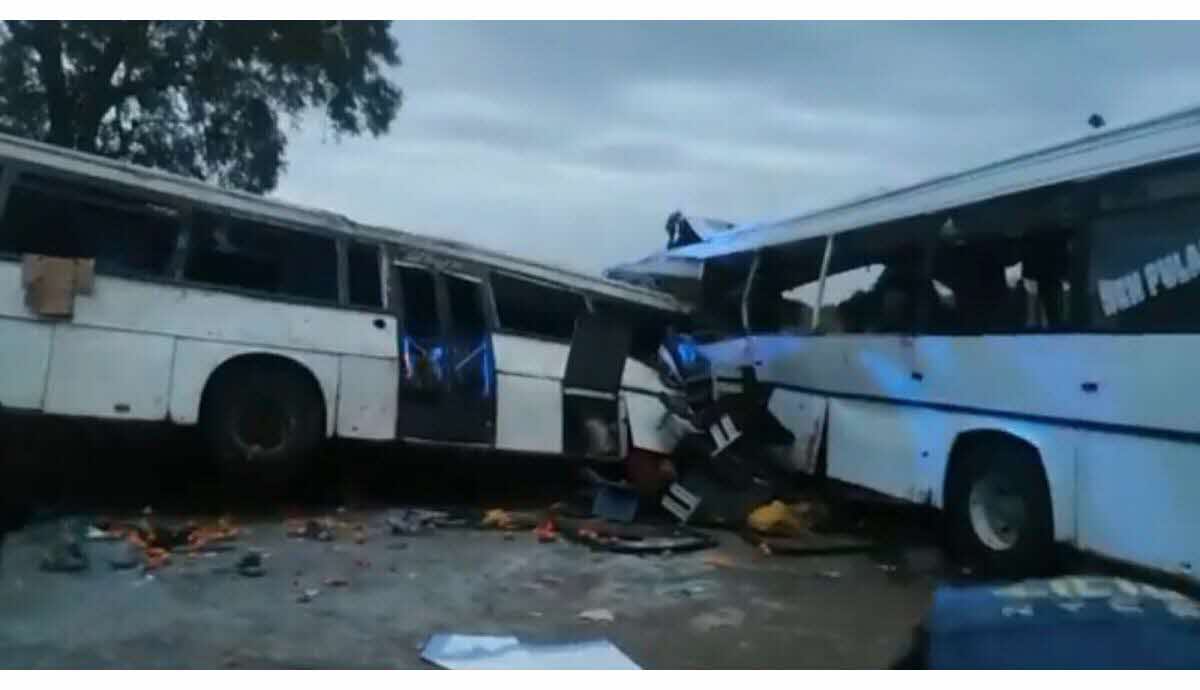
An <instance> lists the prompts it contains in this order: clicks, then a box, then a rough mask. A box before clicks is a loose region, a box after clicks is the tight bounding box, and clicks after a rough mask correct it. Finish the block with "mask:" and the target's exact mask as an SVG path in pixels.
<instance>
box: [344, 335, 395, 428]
mask: <svg viewBox="0 0 1200 690" xmlns="http://www.w3.org/2000/svg"><path fill="white" fill-rule="evenodd" d="M338 363H339V365H340V371H341V374H340V376H339V379H338V380H339V386H338V408H337V434H338V436H342V437H345V438H359V439H367V440H372V441H387V440H391V439H393V438H395V437H396V402H397V400H398V395H399V392H398V387H399V381H400V363H399V362H398V361H397V360H389V359H374V358H370V357H351V356H349V355H342V356H341V357H339V358H338Z"/></svg>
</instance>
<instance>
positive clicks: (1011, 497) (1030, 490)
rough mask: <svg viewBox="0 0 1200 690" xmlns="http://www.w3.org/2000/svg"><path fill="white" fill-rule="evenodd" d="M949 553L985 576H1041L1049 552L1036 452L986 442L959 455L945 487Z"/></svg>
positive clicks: (1050, 532)
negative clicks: (986, 574)
mask: <svg viewBox="0 0 1200 690" xmlns="http://www.w3.org/2000/svg"><path fill="white" fill-rule="evenodd" d="M946 493H947V496H946V512H947V521H948V524H947V529H948V532H949V534H948V536H949V541H950V547H951V549H952V550H953V552H954V554H955V556H956V557H958V558H959V559H960V560H962V561H964V562H966V563H967V564H969V565H971V566H973V567H976V568H978V569H980V570H981V571H983V572H985V573H995V574H1003V575H1016V576H1020V575H1033V574H1038V573H1040V572H1044V571H1045V570H1046V569H1047V568H1048V567H1049V566H1050V562H1051V558H1052V557H1053V550H1054V523H1053V516H1052V513H1051V506H1050V491H1049V487H1048V486H1047V484H1046V478H1045V474H1044V473H1043V472H1042V466H1041V462H1040V460H1039V458H1038V455H1037V453H1036V451H1034V450H1033V449H1032V448H1030V447H1029V446H1026V445H1024V444H1022V443H1019V442H1015V441H1001V440H995V441H991V440H989V441H986V442H980V443H976V444H973V445H972V446H971V447H970V448H968V449H967V450H966V451H964V454H963V456H962V457H960V458H959V459H958V461H957V462H956V463H955V465H954V466H953V468H952V471H951V475H950V478H949V480H948V482H947V492H946Z"/></svg>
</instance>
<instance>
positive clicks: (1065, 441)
mask: <svg viewBox="0 0 1200 690" xmlns="http://www.w3.org/2000/svg"><path fill="white" fill-rule="evenodd" d="M828 424H829V429H828V441H829V449H828V453H827V462H828V474H829V476H830V477H833V478H834V479H840V480H842V481H845V482H849V483H852V484H856V485H859V486H865V487H867V488H869V489H873V490H875V491H879V492H880V493H884V494H887V495H889V496H894V497H896V498H901V499H905V500H908V501H913V502H916V503H926V504H929V505H933V506H936V507H939V508H942V507H944V504H945V496H944V493H943V492H944V488H945V481H946V470H947V468H948V467H949V462H950V453H951V450H952V449H953V448H954V443H955V441H956V440H957V439H958V438H959V437H960V436H962V435H963V434H966V433H970V432H972V431H995V432H1000V433H1005V434H1010V435H1012V436H1013V437H1015V438H1019V439H1022V440H1024V441H1026V442H1028V443H1029V444H1030V445H1032V446H1033V447H1034V448H1036V449H1037V451H1038V454H1039V455H1040V456H1041V459H1042V465H1043V468H1044V470H1045V472H1046V479H1047V483H1048V484H1049V486H1050V503H1051V510H1052V513H1053V516H1054V537H1055V539H1056V540H1057V541H1071V540H1073V539H1075V536H1076V503H1075V502H1076V496H1077V491H1076V481H1075V467H1076V463H1075V457H1076V449H1077V447H1078V444H1079V442H1080V432H1079V431H1078V430H1076V429H1073V428H1071V427H1065V426H1054V425H1048V424H1038V423H1033V422H1026V421H1021V420H1012V419H1005V418H999V417H986V416H980V415H969V414H959V413H953V412H943V411H940V410H935V409H931V408H926V407H918V406H915V405H895V404H888V403H876V402H867V401H861V400H849V399H845V398H832V399H830V401H829V422H828Z"/></svg>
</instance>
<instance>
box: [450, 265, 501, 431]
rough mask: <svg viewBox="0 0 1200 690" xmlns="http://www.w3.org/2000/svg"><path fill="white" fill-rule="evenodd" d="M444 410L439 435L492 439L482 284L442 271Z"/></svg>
mask: <svg viewBox="0 0 1200 690" xmlns="http://www.w3.org/2000/svg"><path fill="white" fill-rule="evenodd" d="M442 284H443V287H444V288H445V300H444V303H445V306H446V309H445V310H444V311H445V314H446V320H445V330H444V334H445V342H446V356H447V358H448V359H447V360H446V365H447V378H448V380H449V394H448V395H447V402H448V403H449V409H447V411H446V412H447V414H446V415H445V417H444V424H443V437H444V438H446V439H447V440H451V441H466V442H472V443H486V444H488V445H491V444H492V442H493V441H494V440H495V424H494V420H495V418H496V364H495V362H496V359H495V357H494V356H493V354H492V334H491V332H490V330H489V329H488V318H487V314H488V311H487V309H485V307H484V305H485V304H486V302H485V299H484V297H485V295H486V294H487V293H486V292H485V291H484V285H483V283H482V282H481V281H480V280H479V279H478V278H473V277H469V276H461V275H454V274H451V273H445V274H442Z"/></svg>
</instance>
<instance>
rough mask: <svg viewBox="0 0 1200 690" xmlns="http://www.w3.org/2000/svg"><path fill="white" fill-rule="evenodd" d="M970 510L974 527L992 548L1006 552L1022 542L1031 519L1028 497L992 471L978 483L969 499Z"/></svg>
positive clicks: (984, 541)
mask: <svg viewBox="0 0 1200 690" xmlns="http://www.w3.org/2000/svg"><path fill="white" fill-rule="evenodd" d="M967 508H968V513H969V514H970V517H971V528H972V529H973V530H974V531H975V535H976V536H977V537H979V540H980V541H981V542H983V543H984V545H985V546H987V547H988V548H989V549H992V550H994V551H1007V550H1009V549H1011V548H1013V547H1014V546H1016V545H1017V542H1018V541H1020V537H1021V532H1022V531H1024V529H1025V524H1026V522H1027V519H1028V518H1027V515H1028V511H1027V508H1026V505H1025V497H1024V496H1022V495H1021V492H1020V491H1019V490H1018V489H1017V487H1016V485H1015V484H1014V483H1013V482H1012V481H1010V480H1009V479H1007V478H1006V477H1004V476H1003V475H1001V474H1000V473H999V472H991V473H989V474H987V475H984V476H983V477H980V478H979V480H978V481H976V482H975V484H974V485H973V486H972V487H971V493H970V495H969V496H968V498H967Z"/></svg>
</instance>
